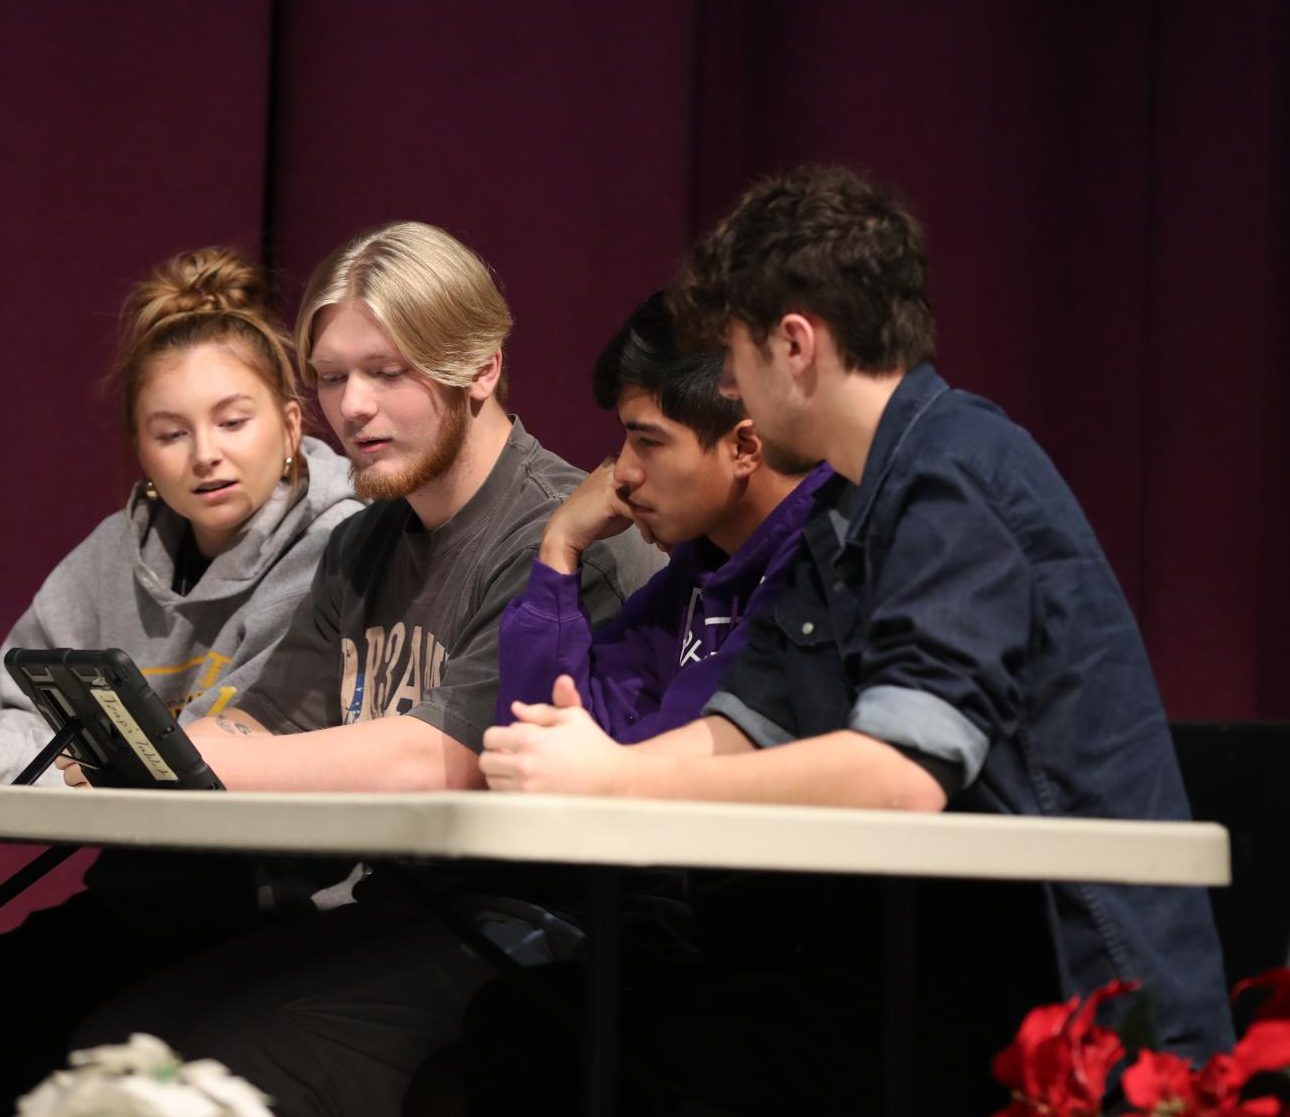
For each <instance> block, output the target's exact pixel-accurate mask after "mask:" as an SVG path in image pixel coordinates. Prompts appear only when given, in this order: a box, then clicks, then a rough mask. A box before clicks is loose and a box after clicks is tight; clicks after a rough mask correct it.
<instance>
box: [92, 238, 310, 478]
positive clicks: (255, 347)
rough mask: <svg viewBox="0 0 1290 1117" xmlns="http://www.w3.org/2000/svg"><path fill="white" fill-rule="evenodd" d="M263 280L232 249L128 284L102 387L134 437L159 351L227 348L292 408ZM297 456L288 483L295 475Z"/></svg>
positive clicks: (187, 257) (292, 381)
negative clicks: (110, 391) (116, 346)
mask: <svg viewBox="0 0 1290 1117" xmlns="http://www.w3.org/2000/svg"><path fill="white" fill-rule="evenodd" d="M268 299H269V283H268V277H267V275H266V273H265V271H264V269H263V268H262V267H260V266H259V265H258V264H253V263H251V261H249V260H247V259H245V258H244V257H243V256H241V255H240V254H239V253H237V252H235V251H234V250H233V249H231V248H199V249H197V250H196V251H193V252H181V253H179V255H177V256H172V257H171V258H170V259H169V260H167V261H166V262H165V263H164V264H162V265H160V266H159V267H158V268H157V269H156V270H155V271H154V272H153V273H152V275H150V276H149V277H148V278H147V279H145V280H143V281H142V282H140V283H137V284H135V286H134V288H133V289H132V290H131V292H130V294H129V296H128V297H127V299H126V301H125V307H124V308H123V310H122V315H121V316H122V324H123V325H122V331H123V336H122V341H121V348H120V351H119V353H118V355H117V359H116V362H115V364H114V365H113V368H112V372H111V374H110V375H109V378H108V383H109V386H110V387H112V388H114V389H115V390H116V391H117V392H118V393H119V394H120V397H121V403H122V406H123V409H124V418H125V428H126V430H127V431H128V432H129V435H130V439H131V441H133V440H135V439H136V437H137V436H138V416H137V415H136V413H135V406H136V404H137V403H138V400H139V392H140V391H141V390H142V388H143V383H144V380H145V379H146V377H147V374H148V370H149V366H150V365H151V364H152V362H153V361H154V360H155V359H156V358H157V357H159V356H161V355H162V354H163V353H179V352H183V351H185V350H188V349H192V348H194V347H195V346H198V345H207V344H214V345H219V344H224V345H230V346H232V347H233V348H235V349H236V350H237V352H238V356H239V357H241V358H242V359H243V360H244V361H245V362H246V364H247V367H248V368H250V369H251V370H252V371H253V372H254V373H255V374H256V375H257V376H259V378H260V379H261V380H262V381H264V384H265V386H266V387H267V388H268V389H269V392H270V394H271V395H272V396H273V398H274V400H275V401H276V402H277V403H278V405H279V406H280V407H282V408H285V407H286V406H287V404H289V403H295V404H297V405H299V402H300V400H299V391H298V389H297V386H296V373H295V368H294V367H293V365H292V363H291V337H290V335H289V334H288V333H287V330H286V326H285V325H284V324H283V322H282V320H281V319H280V318H279V317H278V315H277V314H276V313H275V312H274V311H273V310H271V309H270V307H269V302H268ZM299 465H300V463H299V455H297V460H296V461H294V462H292V468H291V476H290V480H291V481H292V482H293V483H294V482H295V481H296V480H298V478H299Z"/></svg>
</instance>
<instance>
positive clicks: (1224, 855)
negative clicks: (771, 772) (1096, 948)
mask: <svg viewBox="0 0 1290 1117" xmlns="http://www.w3.org/2000/svg"><path fill="white" fill-rule="evenodd" d="M0 840H12V841H37V842H71V843H75V844H79V845H125V846H164V847H170V848H176V849H206V850H223V851H231V850H245V851H248V852H252V851H255V852H265V853H268V852H279V853H314V854H358V855H363V856H370V857H379V856H413V857H415V856H425V857H448V858H488V859H494V858H495V859H499V860H504V861H546V862H552V861H554V862H564V863H566V864H571V865H616V866H626V867H640V866H675V867H681V868H694V869H698V868H714V869H716V868H720V869H759V870H784V871H798V872H834V873H874V874H882V875H894V876H939V877H974V878H983V879H992V880H1084V881H1111V882H1119V883H1127V884H1191V885H1225V884H1228V883H1229V881H1230V871H1229V864H1228V846H1227V831H1226V830H1224V829H1223V828H1222V827H1221V826H1218V825H1216V824H1214V823H1200V822H1124V821H1113V820H1105V821H1102V820H1087V819H1039V818H1022V817H1003V816H999V815H966V814H907V813H902V812H894V811H860V810H843V809H835V808H825V807H783V806H759V805H748V804H742V803H684V802H664V801H661V800H644V799H631V800H627V799H593V798H586V797H580V796H566V795H522V796H521V795H514V796H512V795H499V794H495V793H487V792H437V793H430V794H423V795H380V794H352V793H345V794H306V793H299V794H294V793H293V794H283V793H274V794H269V793H255V792H202V791H189V792H182V793H175V792H168V791H167V792H159V791H77V792H72V791H66V790H63V789H59V788H12V787H4V788H0Z"/></svg>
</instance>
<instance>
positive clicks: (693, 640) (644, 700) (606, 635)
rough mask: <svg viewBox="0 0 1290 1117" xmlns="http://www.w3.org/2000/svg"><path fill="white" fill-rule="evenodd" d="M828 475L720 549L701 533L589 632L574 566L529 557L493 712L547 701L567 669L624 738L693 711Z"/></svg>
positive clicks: (669, 725) (504, 645) (667, 725)
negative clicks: (737, 542)
mask: <svg viewBox="0 0 1290 1117" xmlns="http://www.w3.org/2000/svg"><path fill="white" fill-rule="evenodd" d="M831 476H832V471H831V470H830V469H829V468H828V466H824V465H822V466H819V467H818V468H816V469H815V470H814V471H813V472H812V473H810V474H809V475H808V476H807V477H806V478H805V479H804V480H803V481H802V483H801V484H800V485H798V486H797V488H796V489H794V490H793V491H792V492H791V493H789V494H788V496H786V497H785V498H784V499H783V500H782V501H780V503H779V505H778V506H777V507H776V508H775V510H774V511H773V512H771V514H770V515H769V516H767V517H766V518H765V519H764V520H763V521H762V522H761V523H760V524H759V525H758V527H757V530H756V531H754V532H753V533H752V535H750V536H749V537H748V539H746V540H745V541H744V544H743V546H742V547H740V548H739V550H737V551H736V552H735V553H734V554H733V555H731V556H730V557H729V558H727V557H726V555H725V553H724V552H722V551H720V550H719V549H718V548H717V547H715V546H714V545H713V544H712V543H710V542H708V540H707V539H696V540H694V541H693V542H690V543H682V544H681V545H680V546H678V547H676V548H675V549H674V550H673V552H672V557H671V561H669V562H668V564H667V566H665V567H664V568H663V569H662V570H660V571H659V572H658V573H657V574H655V575H654V577H653V578H651V579H650V580H649V582H647V583H646V584H645V585H644V586H643V587H642V588H641V589H639V590H637V592H636V593H634V594H632V596H631V597H629V598H628V599H627V601H626V603H625V604H624V605H623V609H622V612H621V613H619V614H618V616H617V617H616V618H614V620H612V621H610V622H609V623H608V624H606V625H603V626H602V627H601V628H599V629H597V630H596V631H595V632H593V631H592V629H591V624H590V622H589V621H588V619H587V615H586V613H585V612H583V610H582V607H581V604H580V602H579V600H578V582H579V577H578V575H577V574H560V573H558V572H556V571H555V570H552V569H551V568H550V567H549V566H547V565H546V564H545V563H543V562H540V561H538V560H537V559H535V560H534V561H533V570H532V573H531V574H530V575H529V583H528V587H527V589H525V591H524V592H523V593H522V594H520V595H519V596H518V597H516V598H514V599H513V600H512V601H511V603H510V604H509V605H508V606H507V607H506V612H505V613H504V614H503V615H502V625H501V634H500V636H499V646H500V649H501V650H500V654H499V657H498V660H499V662H498V673H499V676H500V678H499V688H498V696H497V722H498V724H499V725H508V724H510V722H511V721H512V720H514V719H513V716H512V714H511V702H513V701H514V700H515V699H520V700H521V701H524V702H549V701H550V700H551V686H552V684H553V683H554V682H555V679H556V676H557V675H572V676H573V679H574V681H575V682H576V683H577V684H578V693H579V694H581V695H582V704H583V706H585V707H586V708H587V709H588V710H589V711H590V712H591V715H592V716H593V717H594V718H595V719H596V721H597V722H598V723H599V724H600V725H601V727H602V728H603V729H604V730H605V731H606V732H607V733H608V734H609V735H610V736H611V737H613V738H614V740H616V741H621V742H623V743H624V744H629V743H631V742H634V741H643V740H644V739H645V738H647V737H653V736H655V735H656V734H658V733H663V732H666V731H667V730H669V729H675V728H676V727H677V726H679V725H684V724H685V723H686V722H690V721H693V720H694V719H695V718H697V717H698V716H699V714H700V712H701V711H702V709H703V706H704V703H706V702H707V700H708V699H709V698H711V697H712V695H713V694H714V693H715V692H716V689H717V683H718V682H719V681H720V680H721V675H722V673H723V672H724V671H725V669H726V667H727V666H728V665H729V664H730V662H731V661H732V660H733V659H734V657H735V656H736V655H738V654H739V651H740V650H741V649H742V648H743V646H744V643H745V641H746V640H747V635H748V634H747V626H746V624H745V622H746V621H747V619H748V618H749V617H751V616H753V615H754V614H755V613H757V612H758V611H760V610H762V609H765V608H766V607H767V606H768V605H769V604H770V603H771V602H772V601H773V600H774V598H775V597H776V596H777V595H778V593H779V590H780V587H781V586H782V584H783V582H784V579H785V578H786V577H787V575H788V572H789V571H790V570H791V569H792V566H793V560H794V558H795V557H796V554H797V549H798V546H797V545H798V541H799V539H800V536H801V531H802V527H803V525H804V524H805V523H806V520H807V518H808V517H809V516H810V514H811V512H812V509H813V503H812V499H811V498H812V495H813V494H814V492H815V490H816V489H817V488H819V487H820V485H821V484H822V483H823V482H824V481H826V480H827V479H828V478H829V477H831Z"/></svg>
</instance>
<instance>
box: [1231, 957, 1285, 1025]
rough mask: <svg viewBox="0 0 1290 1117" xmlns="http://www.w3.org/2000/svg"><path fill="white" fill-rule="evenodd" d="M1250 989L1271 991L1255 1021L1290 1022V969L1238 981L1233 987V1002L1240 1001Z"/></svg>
mask: <svg viewBox="0 0 1290 1117" xmlns="http://www.w3.org/2000/svg"><path fill="white" fill-rule="evenodd" d="M1250 989H1268V990H1271V993H1270V995H1269V996H1268V997H1267V998H1266V999H1265V1000H1264V1002H1263V1003H1262V1004H1261V1005H1259V1008H1258V1011H1257V1012H1255V1014H1254V1019H1255V1020H1290V968H1287V967H1284V966H1283V967H1281V968H1280V969H1276V970H1267V971H1266V972H1264V973H1261V974H1257V975H1256V976H1254V977H1247V978H1246V979H1245V980H1244V981H1238V982H1237V983H1236V985H1234V986H1233V987H1232V1000H1233V1001H1236V1000H1238V999H1240V997H1241V995H1242V994H1243V993H1245V992H1247V991H1248V990H1250Z"/></svg>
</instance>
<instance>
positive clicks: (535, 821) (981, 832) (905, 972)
mask: <svg viewBox="0 0 1290 1117" xmlns="http://www.w3.org/2000/svg"><path fill="white" fill-rule="evenodd" d="M0 840H13V841H38V842H55V843H74V844H77V845H121V846H146V847H154V848H157V847H160V848H173V849H193V850H220V851H224V852H229V851H238V850H243V851H246V852H265V853H269V852H274V853H305V854H320V855H335V854H351V855H354V856H355V857H366V858H379V857H382V856H399V857H409V856H411V857H434V858H471V859H485V860H502V861H517V862H526V861H532V862H547V863H551V862H556V863H563V864H567V865H581V866H612V867H627V868H638V867H651V866H653V867H675V868H690V869H751V870H760V871H768V870H772V871H773V870H779V871H796V872H826V873H864V874H876V875H884V876H890V877H895V878H910V877H961V878H977V879H991V880H1052V881H1056V880H1066V881H1073V880H1079V881H1103V882H1116V883H1124V884H1159V885H1204V886H1213V885H1226V884H1228V883H1230V866H1229V859H1228V839H1227V831H1226V830H1224V829H1223V828H1222V827H1221V826H1218V825H1216V824H1214V823H1199V822H1184V823H1177V822H1172V823H1171V822H1126V821H1112V820H1087V819H1041V818H1023V817H1004V816H998V815H966V814H907V813H902V812H894V811H861V810H841V809H833V808H823V807H785V806H760V805H749V804H727V803H687V802H664V801H657V800H621V799H618V800H611V799H593V798H584V797H578V796H554V795H541V796H539V795H531V796H529V795H500V794H495V793H487V792H438V793H432V794H423V795H377V794H304V793H299V794H280V793H275V794H268V793H246V792H242V793H233V792H198V791H191V792H182V793H175V792H163V791H80V792H72V791H66V790H62V789H51V788H26V787H24V788H0ZM589 879H590V882H591V885H590V891H591V900H592V904H591V914H592V918H591V926H590V928H589V930H590V941H591V945H592V952H591V964H590V984H589V989H590V991H591V995H590V998H589V1019H590V1021H591V1023H590V1025H589V1028H588V1038H589V1044H590V1046H589V1057H588V1070H589V1081H588V1100H589V1110H590V1111H591V1112H594V1113H598V1114H608V1113H610V1112H612V1108H613V1103H612V1093H613V1088H614V1087H613V1084H614V1050H613V1042H612V1036H613V1027H612V1019H613V1012H614V1004H613V996H614V984H615V980H614V979H615V967H616V956H615V952H616V933H615V925H614V918H613V912H612V910H611V904H612V902H613V897H614V895H615V892H614V887H615V882H614V880H613V875H612V873H609V874H608V875H607V874H605V873H599V874H597V873H592V874H590V877H589ZM894 907H895V908H899V907H900V905H894ZM895 918H896V919H898V920H902V921H905V922H908V921H910V920H911V917H910V915H909V910H908V908H907V907H906V909H905V911H904V914H902V915H898V916H897V917H895ZM905 922H902V923H901V924H900V925H895V924H893V927H892V929H891V930H892V932H893V933H892V934H891V936H890V941H891V942H892V943H893V944H895V952H896V956H895V957H894V958H892V959H889V965H888V975H889V982H890V988H889V998H888V999H889V1010H888V1013H889V1014H888V1030H889V1038H890V1039H891V1042H892V1046H891V1050H890V1053H889V1059H888V1077H889V1082H888V1112H890V1113H904V1112H906V1111H907V1106H908V1101H907V1097H906V1083H907V1080H908V1072H909V1066H910V1059H909V1036H908V1032H909V1020H908V1018H907V1017H906V1016H905V1015H904V1009H903V1008H902V1007H901V1004H902V1002H903V998H902V997H900V996H899V995H898V993H899V991H900V990H901V989H902V988H904V985H903V983H904V982H905V981H907V980H908V978H909V976H910V974H911V972H912V955H911V954H910V953H909V950H910V949H912V948H909V947H907V946H903V945H901V944H902V943H903V942H905V940H907V938H908V936H907V935H906V933H905V931H906V925H905ZM893 1006H894V1007H893ZM606 1037H609V1038H608V1039H607V1038H606Z"/></svg>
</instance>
